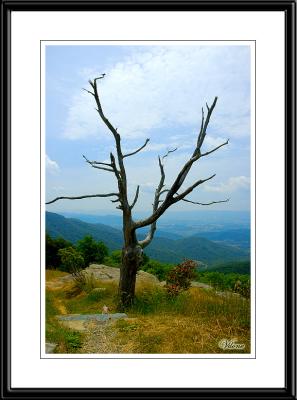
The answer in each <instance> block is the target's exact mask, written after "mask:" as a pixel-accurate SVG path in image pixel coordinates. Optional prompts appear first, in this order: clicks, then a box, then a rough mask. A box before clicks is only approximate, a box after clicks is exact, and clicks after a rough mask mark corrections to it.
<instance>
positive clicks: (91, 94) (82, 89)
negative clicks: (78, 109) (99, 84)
mask: <svg viewBox="0 0 297 400" xmlns="http://www.w3.org/2000/svg"><path fill="white" fill-rule="evenodd" d="M82 90H84V91H85V92H87V93H89V94H91V95H92V96H94V97H95V95H94V93H93V92H90V91H89V90H87V89H85V88H82Z"/></svg>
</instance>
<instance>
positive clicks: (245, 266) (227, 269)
mask: <svg viewBox="0 0 297 400" xmlns="http://www.w3.org/2000/svg"><path fill="white" fill-rule="evenodd" d="M250 270H251V262H250V261H249V260H247V261H230V262H225V263H221V264H216V265H213V266H211V267H210V268H209V271H217V272H223V273H224V274H228V273H231V272H235V273H237V274H241V275H247V274H250Z"/></svg>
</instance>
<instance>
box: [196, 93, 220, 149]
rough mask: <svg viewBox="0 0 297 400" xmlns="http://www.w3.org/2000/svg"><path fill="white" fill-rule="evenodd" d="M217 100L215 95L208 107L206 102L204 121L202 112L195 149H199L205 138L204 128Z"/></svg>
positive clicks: (205, 128)
mask: <svg viewBox="0 0 297 400" xmlns="http://www.w3.org/2000/svg"><path fill="white" fill-rule="evenodd" d="M217 100H218V98H217V97H215V98H214V101H213V103H212V105H211V106H210V107H208V104H207V103H206V107H207V116H206V119H205V122H204V115H203V113H202V120H203V123H202V125H201V129H200V133H199V136H198V140H197V149H196V150H197V151H199V150H200V148H201V146H202V144H203V141H204V139H205V135H206V130H207V127H208V124H209V121H210V117H211V114H212V112H213V110H214V108H215V106H216V104H217ZM202 112H203V109H202Z"/></svg>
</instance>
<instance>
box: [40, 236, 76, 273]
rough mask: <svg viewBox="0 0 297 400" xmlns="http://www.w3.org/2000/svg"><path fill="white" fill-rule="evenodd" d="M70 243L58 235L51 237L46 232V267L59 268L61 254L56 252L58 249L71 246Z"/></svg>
mask: <svg viewBox="0 0 297 400" xmlns="http://www.w3.org/2000/svg"><path fill="white" fill-rule="evenodd" d="M71 246H72V243H71V242H68V241H67V240H65V239H63V238H61V237H58V238H57V239H53V238H52V237H51V236H50V235H49V234H48V233H46V237H45V249H46V253H45V265H46V268H48V269H56V268H59V266H60V264H61V256H60V255H59V254H58V253H59V250H60V249H64V248H67V247H71Z"/></svg>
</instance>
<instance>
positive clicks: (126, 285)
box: [119, 242, 143, 309]
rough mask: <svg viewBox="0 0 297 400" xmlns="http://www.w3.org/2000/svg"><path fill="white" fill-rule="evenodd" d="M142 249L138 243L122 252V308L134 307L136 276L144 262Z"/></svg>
mask: <svg viewBox="0 0 297 400" xmlns="http://www.w3.org/2000/svg"><path fill="white" fill-rule="evenodd" d="M142 253H143V252H142V248H141V247H140V246H139V245H138V243H137V242H135V243H131V244H129V245H128V246H125V247H124V248H123V250H122V266H121V274H120V284H119V298H120V299H119V300H120V308H121V309H125V308H127V307H129V306H131V305H132V303H133V300H134V297H135V284H136V274H137V271H138V268H139V266H140V264H141V261H142Z"/></svg>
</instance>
